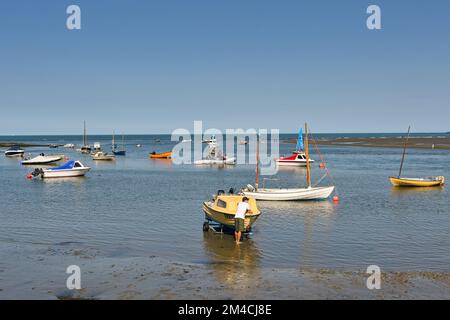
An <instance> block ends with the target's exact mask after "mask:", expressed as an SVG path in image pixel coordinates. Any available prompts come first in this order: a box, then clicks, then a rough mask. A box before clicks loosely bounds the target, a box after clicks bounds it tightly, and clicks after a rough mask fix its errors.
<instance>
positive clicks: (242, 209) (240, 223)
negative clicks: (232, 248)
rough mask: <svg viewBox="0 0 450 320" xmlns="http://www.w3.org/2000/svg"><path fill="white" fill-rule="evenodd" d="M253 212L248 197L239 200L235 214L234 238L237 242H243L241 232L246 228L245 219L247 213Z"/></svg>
mask: <svg viewBox="0 0 450 320" xmlns="http://www.w3.org/2000/svg"><path fill="white" fill-rule="evenodd" d="M247 212H248V213H252V211H251V210H250V205H249V204H248V198H247V197H243V198H242V202H239V204H238V207H237V211H236V214H235V215H234V229H235V230H234V238H235V239H236V244H240V243H241V234H242V232H243V231H244V230H245V225H244V219H245V214H246V213H247Z"/></svg>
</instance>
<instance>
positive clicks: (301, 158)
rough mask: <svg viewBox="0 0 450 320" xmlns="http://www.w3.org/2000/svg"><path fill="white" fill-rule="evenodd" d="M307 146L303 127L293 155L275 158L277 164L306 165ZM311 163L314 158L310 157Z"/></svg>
mask: <svg viewBox="0 0 450 320" xmlns="http://www.w3.org/2000/svg"><path fill="white" fill-rule="evenodd" d="M304 149H305V146H304V143H303V129H302V128H300V132H299V133H298V138H297V145H296V147H295V150H294V151H293V152H292V155H290V156H286V157H279V158H278V159H275V161H276V163H277V165H279V166H291V167H306V165H307V160H306V153H305V151H304ZM308 160H309V163H313V162H314V160H313V159H308Z"/></svg>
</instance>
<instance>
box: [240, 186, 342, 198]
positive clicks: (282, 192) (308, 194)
mask: <svg viewBox="0 0 450 320" xmlns="http://www.w3.org/2000/svg"><path fill="white" fill-rule="evenodd" d="M333 191H334V187H333V186H331V187H316V188H314V187H309V188H286V189H266V188H259V189H258V190H256V189H255V188H254V187H253V186H251V185H248V186H247V188H245V189H244V190H242V193H243V194H244V195H246V196H249V197H254V198H255V199H256V200H265V201H299V200H323V199H327V198H328V197H329V196H330V195H331V194H332V193H333Z"/></svg>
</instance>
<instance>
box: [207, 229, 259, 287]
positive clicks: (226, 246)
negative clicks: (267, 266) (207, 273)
mask: <svg viewBox="0 0 450 320" xmlns="http://www.w3.org/2000/svg"><path fill="white" fill-rule="evenodd" d="M233 240H234V239H233V236H232V235H229V234H219V233H218V234H216V233H213V232H211V231H208V232H204V236H203V247H204V250H205V255H206V256H207V257H208V258H209V260H210V261H211V262H210V264H211V267H212V269H213V271H214V276H215V277H216V278H217V281H219V282H220V283H222V284H223V285H226V286H229V287H230V288H233V287H235V286H236V285H239V286H247V285H249V286H250V285H253V284H254V283H255V280H256V279H257V278H258V276H259V275H260V260H261V253H260V251H259V249H258V247H257V245H256V244H255V243H254V241H253V240H252V239H245V240H244V241H243V242H242V244H240V245H236V244H235V242H234V241H233Z"/></svg>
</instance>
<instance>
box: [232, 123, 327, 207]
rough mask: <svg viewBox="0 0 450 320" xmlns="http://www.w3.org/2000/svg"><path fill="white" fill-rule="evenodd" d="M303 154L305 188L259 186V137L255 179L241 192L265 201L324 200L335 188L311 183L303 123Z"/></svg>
mask: <svg viewBox="0 0 450 320" xmlns="http://www.w3.org/2000/svg"><path fill="white" fill-rule="evenodd" d="M305 156H306V180H307V184H308V185H307V187H306V188H279V189H275V188H259V138H258V144H257V151H256V157H257V160H256V181H255V186H252V185H247V187H245V188H244V189H242V190H241V194H243V195H245V196H248V197H253V198H255V199H256V200H265V201H301V200H324V199H327V198H328V197H330V195H331V194H332V193H333V191H334V190H335V187H334V186H327V187H313V186H312V185H311V168H310V163H309V141H308V125H307V124H305Z"/></svg>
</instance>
